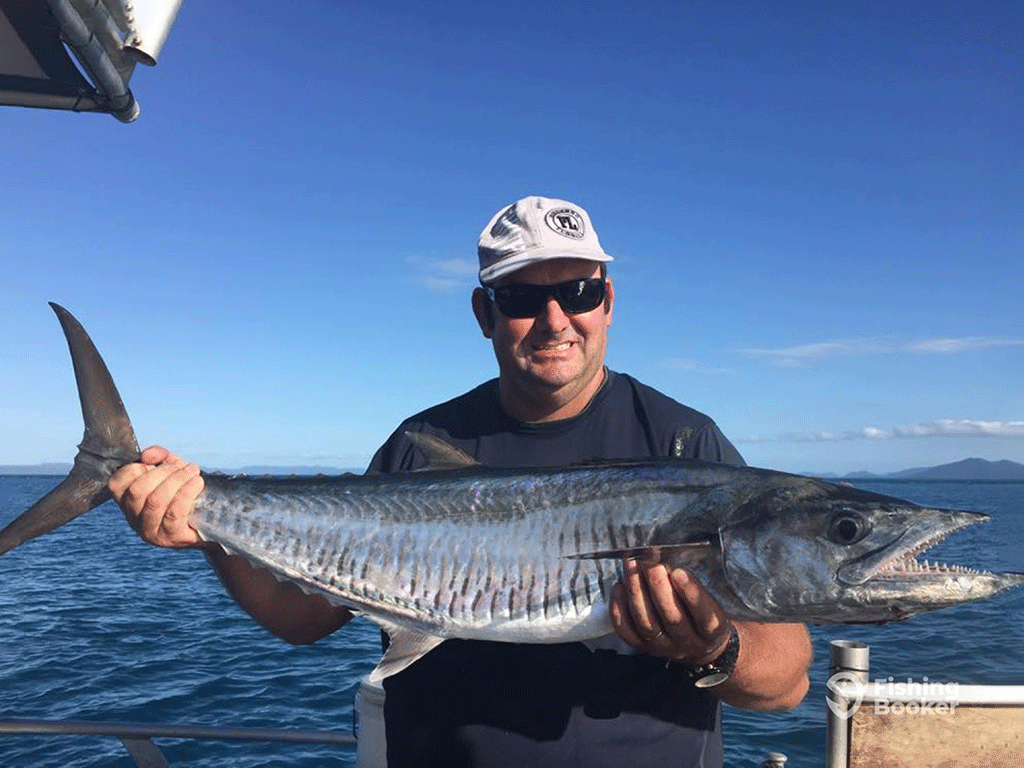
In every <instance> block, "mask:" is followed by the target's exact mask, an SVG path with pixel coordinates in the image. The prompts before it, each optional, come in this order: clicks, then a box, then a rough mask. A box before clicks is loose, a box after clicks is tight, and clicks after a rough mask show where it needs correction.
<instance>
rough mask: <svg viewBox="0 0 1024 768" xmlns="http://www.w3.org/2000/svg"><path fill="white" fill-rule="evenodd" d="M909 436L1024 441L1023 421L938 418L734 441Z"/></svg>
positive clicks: (823, 440)
mask: <svg viewBox="0 0 1024 768" xmlns="http://www.w3.org/2000/svg"><path fill="white" fill-rule="evenodd" d="M913 437H1000V438H1021V439H1024V421H980V420H976V419H940V420H938V421H923V422H920V423H918V424H910V425H908V426H903V427H892V428H891V429H881V428H879V427H863V428H861V429H856V430H846V431H843V432H828V431H822V432H791V433H789V434H786V435H783V436H782V437H779V438H776V439H775V440H770V439H766V438H755V437H751V438H747V439H745V440H744V439H741V440H738V441H737V442H741V443H760V442H793V443H831V442H839V441H844V440H893V439H899V438H913Z"/></svg>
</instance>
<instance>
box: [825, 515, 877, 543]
mask: <svg viewBox="0 0 1024 768" xmlns="http://www.w3.org/2000/svg"><path fill="white" fill-rule="evenodd" d="M870 530H871V527H870V526H869V525H868V523H867V521H866V520H865V519H864V518H863V517H861V516H860V515H858V514H857V513H856V512H846V511H844V512H840V513H838V514H837V515H836V516H835V517H833V518H832V523H831V525H829V529H828V537H829V538H830V539H831V540H832V541H834V542H835V543H836V544H856V543H857V542H858V541H860V540H861V539H863V538H864V537H865V536H867V535H868V531H870Z"/></svg>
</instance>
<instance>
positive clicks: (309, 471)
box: [219, 464, 362, 477]
mask: <svg viewBox="0 0 1024 768" xmlns="http://www.w3.org/2000/svg"><path fill="white" fill-rule="evenodd" d="M219 471H221V472H225V473H227V474H231V475H235V474H237V475H253V476H255V477H258V476H260V475H285V476H287V475H341V474H344V473H345V472H359V473H362V470H361V469H359V470H352V469H339V468H338V467H319V466H295V467H275V466H270V465H258V464H257V465H250V466H248V467H242V468H241V469H222V470H219Z"/></svg>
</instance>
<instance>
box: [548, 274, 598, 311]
mask: <svg viewBox="0 0 1024 768" xmlns="http://www.w3.org/2000/svg"><path fill="white" fill-rule="evenodd" d="M555 287H556V289H557V290H556V292H555V298H556V299H557V300H558V304H559V306H560V307H561V308H562V309H563V310H565V311H566V312H568V313H569V314H570V315H579V314H582V313H584V312H590V311H591V310H592V309H597V305H598V304H600V303H601V302H602V301H604V280H602V279H601V278H599V277H595V278H591V279H589V280H572V281H570V282H568V283H561V284H559V285H557V286H555Z"/></svg>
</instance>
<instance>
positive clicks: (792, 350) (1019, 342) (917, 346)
mask: <svg viewBox="0 0 1024 768" xmlns="http://www.w3.org/2000/svg"><path fill="white" fill-rule="evenodd" d="M1010 346H1024V339H1019V338H999V337H987V336H965V337H963V338H959V339H956V338H936V339H920V340H917V341H896V340H892V339H883V338H866V339H844V340H839V341H823V342H816V343H813V344H799V345H796V346H792V347H780V348H778V349H754V348H746V349H740V350H737V351H738V352H739V353H740V354H743V355H747V356H748V357H756V358H760V359H763V360H767V361H769V362H770V363H772V364H773V365H777V366H780V367H790V368H792V367H800V366H805V365H808V364H810V363H812V362H814V361H816V360H822V359H826V358H833V357H850V356H853V355H876V354H894V353H912V354H921V355H933V354H955V353H958V352H967V351H969V350H972V349H985V348H988V347H1010Z"/></svg>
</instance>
